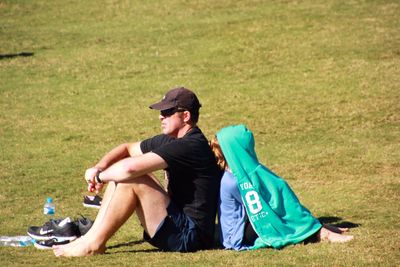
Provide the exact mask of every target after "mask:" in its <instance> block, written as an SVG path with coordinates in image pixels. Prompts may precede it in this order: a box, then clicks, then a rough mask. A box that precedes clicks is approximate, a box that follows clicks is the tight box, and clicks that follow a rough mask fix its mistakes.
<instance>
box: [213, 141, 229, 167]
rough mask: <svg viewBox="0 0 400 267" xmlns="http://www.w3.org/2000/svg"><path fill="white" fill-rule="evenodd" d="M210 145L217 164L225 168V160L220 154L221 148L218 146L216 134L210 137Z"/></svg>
mask: <svg viewBox="0 0 400 267" xmlns="http://www.w3.org/2000/svg"><path fill="white" fill-rule="evenodd" d="M210 147H211V150H212V152H213V153H214V155H215V158H216V159H217V164H218V166H219V167H220V168H221V169H222V170H225V169H226V167H227V164H226V160H225V157H224V154H222V150H221V147H220V146H219V143H218V139H217V137H216V136H214V137H213V138H212V139H211V141H210Z"/></svg>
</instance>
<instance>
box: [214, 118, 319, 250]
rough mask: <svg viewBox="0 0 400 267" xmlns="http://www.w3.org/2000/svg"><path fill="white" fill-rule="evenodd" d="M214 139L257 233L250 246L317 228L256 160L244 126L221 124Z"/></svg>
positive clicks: (293, 238) (294, 239)
mask: <svg viewBox="0 0 400 267" xmlns="http://www.w3.org/2000/svg"><path fill="white" fill-rule="evenodd" d="M217 139H218V142H219V144H220V146H221V149H222V152H223V154H224V156H225V159H226V161H227V163H228V166H229V167H230V169H231V170H232V173H233V175H234V176H235V178H236V180H237V184H238V187H239V191H240V194H241V196H242V200H243V203H244V204H245V208H246V212H247V215H248V217H249V219H250V222H251V224H252V226H253V228H254V230H255V232H256V233H257V235H258V236H259V237H258V238H257V240H256V242H255V244H254V246H253V247H251V249H257V248H261V247H269V246H270V247H274V248H281V247H283V246H286V245H289V244H296V243H299V242H301V241H303V240H305V239H306V238H307V237H309V236H311V235H313V234H314V233H316V232H317V231H318V230H319V229H321V227H322V225H321V223H320V222H319V221H318V220H317V219H316V218H315V217H313V216H312V215H311V213H310V211H309V210H308V209H306V208H305V207H304V206H302V205H301V203H300V201H299V200H298V198H297V197H296V195H295V194H294V193H293V191H292V190H291V188H290V187H289V185H288V184H287V183H286V181H285V180H283V179H282V178H280V177H279V176H277V175H276V174H274V173H273V172H272V171H270V170H269V169H268V168H266V167H265V166H263V165H262V164H261V163H260V162H258V159H257V155H256V152H255V150H254V137H253V134H252V132H251V131H250V130H248V129H247V128H246V126H244V125H242V124H241V125H235V126H228V127H226V128H223V129H222V130H220V131H219V132H218V133H217Z"/></svg>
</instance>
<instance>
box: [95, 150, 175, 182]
mask: <svg viewBox="0 0 400 267" xmlns="http://www.w3.org/2000/svg"><path fill="white" fill-rule="evenodd" d="M167 167H168V165H167V163H166V162H165V160H164V159H163V158H161V157H160V156H159V155H157V154H155V153H152V152H149V153H146V154H142V155H139V156H135V157H128V158H124V159H122V160H120V161H118V162H116V163H115V164H113V165H112V166H110V167H108V168H107V169H106V170H105V171H103V172H101V173H100V174H99V178H100V180H102V181H103V182H110V181H114V182H129V181H132V180H134V179H135V177H139V176H142V175H144V174H147V173H151V172H154V171H157V170H162V169H165V168H167Z"/></svg>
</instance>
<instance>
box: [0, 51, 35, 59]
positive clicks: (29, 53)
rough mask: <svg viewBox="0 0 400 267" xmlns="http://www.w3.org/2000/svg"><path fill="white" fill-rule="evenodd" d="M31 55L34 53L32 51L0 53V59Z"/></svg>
mask: <svg viewBox="0 0 400 267" xmlns="http://www.w3.org/2000/svg"><path fill="white" fill-rule="evenodd" d="M33 55H34V53H32V52H21V53H16V54H0V60H1V59H7V58H16V57H31V56H33Z"/></svg>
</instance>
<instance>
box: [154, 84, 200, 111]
mask: <svg viewBox="0 0 400 267" xmlns="http://www.w3.org/2000/svg"><path fill="white" fill-rule="evenodd" d="M200 107H201V104H200V102H199V99H198V98H197V96H196V95H195V93H193V92H192V91H190V90H189V89H187V88H185V87H179V88H174V89H171V90H169V91H168V92H167V93H166V94H165V96H164V97H163V99H162V100H161V101H160V102H157V103H155V104H153V105H151V106H150V107H149V108H151V109H156V110H167V109H171V108H182V109H186V110H189V111H198V110H199V108H200Z"/></svg>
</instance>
